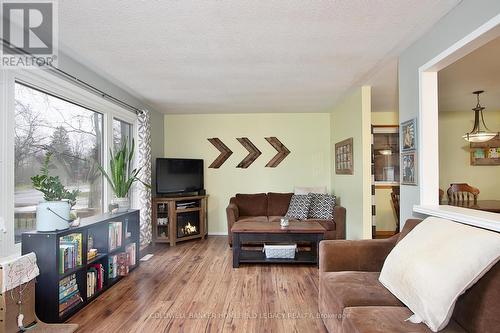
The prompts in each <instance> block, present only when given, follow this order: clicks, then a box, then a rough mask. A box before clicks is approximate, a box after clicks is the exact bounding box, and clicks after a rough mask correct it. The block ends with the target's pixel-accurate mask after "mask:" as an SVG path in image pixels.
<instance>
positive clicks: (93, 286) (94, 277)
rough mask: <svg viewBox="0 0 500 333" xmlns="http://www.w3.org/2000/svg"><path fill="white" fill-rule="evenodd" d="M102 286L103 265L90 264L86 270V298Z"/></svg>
mask: <svg viewBox="0 0 500 333" xmlns="http://www.w3.org/2000/svg"><path fill="white" fill-rule="evenodd" d="M103 286H104V266H103V265H102V264H94V265H91V266H90V268H89V269H88V270H87V298H90V297H92V296H94V295H95V294H96V293H97V292H98V291H100V290H101V289H102V287H103Z"/></svg>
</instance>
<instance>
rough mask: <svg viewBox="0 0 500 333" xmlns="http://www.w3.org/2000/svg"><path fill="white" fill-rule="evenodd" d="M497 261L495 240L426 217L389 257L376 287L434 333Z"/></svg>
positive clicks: (490, 234)
mask: <svg viewBox="0 0 500 333" xmlns="http://www.w3.org/2000/svg"><path fill="white" fill-rule="evenodd" d="M499 259H500V234H499V233H497V232H494V231H488V230H484V229H480V228H476V227H472V226H468V225H465V224H461V223H458V222H453V221H450V220H445V219H441V218H436V217H428V218H426V219H425V220H424V221H422V222H421V223H419V224H418V225H417V226H416V227H415V228H414V229H413V230H412V231H411V232H410V233H409V234H408V235H406V237H404V238H403V239H402V240H401V241H400V242H399V243H398V244H397V245H396V246H395V247H394V249H393V250H392V251H391V253H389V256H388V257H387V259H386V260H385V262H384V267H383V268H382V271H381V273H380V278H379V280H380V282H381V283H382V284H383V285H384V286H385V287H386V288H387V289H389V291H391V292H392V293H393V294H394V295H395V296H396V297H397V298H399V300H401V302H403V303H404V304H405V305H406V306H407V307H408V308H409V309H410V310H411V311H412V312H413V313H414V315H413V316H412V317H410V318H409V319H410V321H411V322H413V323H421V322H423V323H425V324H427V326H429V328H430V329H431V330H432V331H434V332H437V331H439V330H441V329H443V328H444V327H446V325H448V322H449V321H450V318H451V315H452V314H453V309H454V308H455V302H456V301H457V298H458V297H459V296H460V295H461V294H463V293H464V292H465V291H466V290H467V289H468V288H469V287H471V286H472V285H473V284H474V283H476V282H477V280H479V279H480V278H481V277H482V276H483V275H484V274H485V273H486V272H487V271H488V270H489V269H490V268H491V267H493V265H495V263H496V262H497V261H498V260H499Z"/></svg>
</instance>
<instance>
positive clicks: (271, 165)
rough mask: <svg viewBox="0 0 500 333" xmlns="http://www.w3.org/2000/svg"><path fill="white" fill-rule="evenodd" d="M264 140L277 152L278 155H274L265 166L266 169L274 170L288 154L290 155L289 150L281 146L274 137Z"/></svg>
mask: <svg viewBox="0 0 500 333" xmlns="http://www.w3.org/2000/svg"><path fill="white" fill-rule="evenodd" d="M266 140H267V142H269V144H270V145H271V146H273V148H274V149H276V150H277V151H278V153H277V154H276V155H274V157H273V158H272V159H271V160H270V161H269V162H268V163H267V164H266V167H268V168H276V167H277V166H278V164H280V163H281V162H282V161H283V160H284V159H285V158H286V157H287V156H288V154H290V150H288V148H287V147H285V145H284V144H282V143H281V141H280V140H278V138H277V137H275V136H272V137H270V138H266Z"/></svg>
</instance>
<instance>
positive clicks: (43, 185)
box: [31, 152, 80, 231]
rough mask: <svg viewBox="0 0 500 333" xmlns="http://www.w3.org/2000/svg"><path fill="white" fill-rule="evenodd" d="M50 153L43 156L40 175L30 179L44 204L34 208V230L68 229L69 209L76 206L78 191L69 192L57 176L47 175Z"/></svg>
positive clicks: (41, 203)
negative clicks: (41, 194)
mask: <svg viewBox="0 0 500 333" xmlns="http://www.w3.org/2000/svg"><path fill="white" fill-rule="evenodd" d="M51 157H52V153H50V152H49V153H47V154H46V155H45V158H44V161H43V164H42V167H41V169H40V174H38V175H35V176H33V177H31V182H32V184H33V188H34V189H35V190H38V191H40V192H42V193H43V198H44V200H45V201H44V202H40V203H39V204H38V205H37V207H36V230H37V231H54V230H63V229H67V228H69V222H70V221H71V219H70V212H71V207H73V206H74V205H75V204H76V197H77V196H78V194H79V193H80V191H79V190H73V191H69V190H68V189H66V188H65V187H64V185H63V184H62V183H61V180H60V179H59V176H51V175H49V163H50V158H51Z"/></svg>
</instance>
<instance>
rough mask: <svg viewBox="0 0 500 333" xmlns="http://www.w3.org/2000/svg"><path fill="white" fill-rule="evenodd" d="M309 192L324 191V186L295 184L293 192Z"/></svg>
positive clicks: (323, 192) (320, 192) (321, 192)
mask: <svg viewBox="0 0 500 333" xmlns="http://www.w3.org/2000/svg"><path fill="white" fill-rule="evenodd" d="M309 193H319V194H325V193H326V186H315V187H304V186H295V189H294V191H293V194H309Z"/></svg>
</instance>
